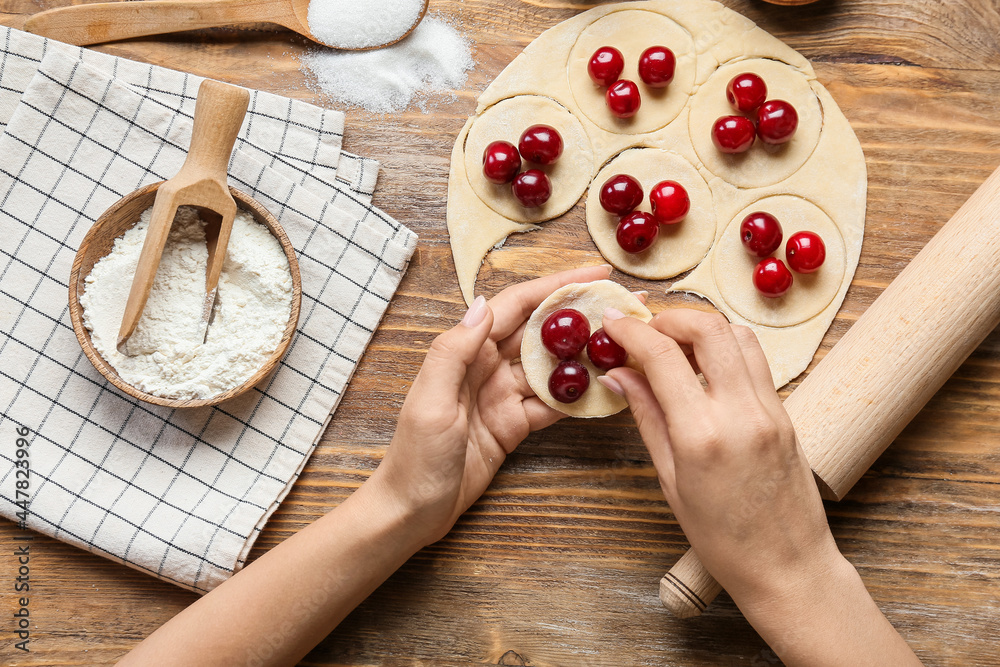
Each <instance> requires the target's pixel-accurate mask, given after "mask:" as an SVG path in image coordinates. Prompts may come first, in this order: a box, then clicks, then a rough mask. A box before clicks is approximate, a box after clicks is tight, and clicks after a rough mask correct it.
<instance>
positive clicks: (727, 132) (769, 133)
mask: <svg viewBox="0 0 1000 667" xmlns="http://www.w3.org/2000/svg"><path fill="white" fill-rule="evenodd" d="M726 99H728V100H729V104H730V106H732V107H733V109H734V110H736V111H739V112H741V113H744V114H749V115H751V116H753V118H754V120H751V119H750V118H748V117H747V116H722V117H721V118H719V119H718V120H716V121H715V124H714V125H712V141H713V142H714V143H715V147H716V148H718V149H719V150H720V151H722V152H723V153H729V154H735V153H745V152H746V151H748V150H750V147H751V146H753V144H754V141H755V140H756V139H757V137H760V140H761V141H763V142H764V143H765V144H769V145H771V146H780V145H781V144H784V143H787V142H788V141H790V140H791V138H792V135H794V134H795V130H796V129H797V128H798V126H799V114H798V112H797V111H795V107H793V106H792V105H791V104H789V103H788V102H786V101H784V100H768V99H767V84H765V83H764V80H763V79H762V78H760V77H759V76H757V75H756V74H753V73H752V72H746V73H743V74H738V75H737V76H735V77H733V79H732V80H731V81H730V82H729V85H728V86H726Z"/></svg>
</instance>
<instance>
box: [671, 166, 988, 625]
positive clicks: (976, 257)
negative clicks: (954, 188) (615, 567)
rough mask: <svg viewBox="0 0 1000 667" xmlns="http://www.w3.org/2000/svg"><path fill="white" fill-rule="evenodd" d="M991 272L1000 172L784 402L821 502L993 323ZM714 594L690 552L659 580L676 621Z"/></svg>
mask: <svg viewBox="0 0 1000 667" xmlns="http://www.w3.org/2000/svg"><path fill="white" fill-rule="evenodd" d="M998 267H1000V168H998V169H997V170H996V171H994V172H993V174H992V175H991V176H990V177H989V178H988V179H987V180H986V182H985V183H983V185H982V186H981V187H980V188H979V189H978V190H977V191H976V192H975V194H973V195H972V197H971V198H970V199H969V201H967V202H966V203H965V205H964V206H962V208H961V209H959V211H958V213H956V214H955V215H954V217H952V219H951V220H950V221H949V222H948V223H947V224H946V225H945V226H944V227H942V228H941V230H940V231H939V232H938V233H937V234H936V235H935V236H934V238H932V239H931V240H930V242H929V243H928V244H927V245H926V246H925V247H924V249H923V250H921V251H920V253H919V254H918V255H917V256H916V257H915V258H914V259H913V261H912V262H910V264H909V266H907V267H906V268H905V269H904V270H903V271H902V272H901V273H900V274H899V276H897V278H896V279H895V280H893V281H892V283H891V284H890V285H889V286H888V287H887V288H886V290H885V291H884V292H883V293H882V294H881V295H880V296H879V297H878V299H876V300H875V302H874V303H873V304H872V305H871V307H869V308H868V310H867V311H866V312H865V313H864V314H863V315H862V316H861V317H860V318H859V319H858V321H857V322H856V323H855V324H854V326H853V327H851V329H850V330H849V331H848V332H847V333H846V334H845V335H844V337H843V338H842V339H841V340H840V342H838V343H837V344H836V345H835V346H834V347H833V349H832V350H830V353H829V354H827V355H826V357H824V358H823V360H822V361H821V362H820V363H819V364H818V365H817V366H816V368H815V370H813V372H812V373H810V374H809V375H808V377H806V379H805V380H804V381H803V382H802V384H801V385H800V386H799V388H798V389H796V390H795V392H793V393H792V395H791V396H789V397H788V399H787V400H786V401H785V409H786V410H787V411H788V414H789V416H790V417H791V418H792V423H793V424H794V425H795V432H796V434H797V435H798V438H799V442H800V443H801V444H802V447H803V449H804V450H805V453H806V457H807V458H808V460H809V464H810V466H811V467H812V469H813V472H814V473H815V475H816V482H817V484H818V485H819V488H820V492H821V493H822V495H823V497H824V498H827V499H829V500H840V499H842V498H843V497H844V496H845V495H846V494H847V492H848V491H850V489H851V487H853V486H854V484H855V482H857V481H858V480H859V479H860V478H861V476H862V475H863V474H864V473H865V471H866V470H868V468H869V467H871V465H872V464H873V463H874V462H875V460H876V459H877V458H878V457H879V456H880V455H881V454H882V452H884V451H885V449H886V448H887V447H888V446H889V445H890V444H891V443H892V441H893V440H895V439H896V436H898V435H899V433H900V432H901V431H902V430H903V428H904V427H905V426H906V425H907V424H908V423H909V422H910V421H911V420H912V419H913V418H914V417H915V416H916V414H917V413H918V412H919V411H920V410H921V409H922V408H923V407H924V405H925V404H926V403H927V401H929V400H930V398H931V396H933V395H934V394H935V393H936V392H937V390H938V389H940V388H941V386H942V385H943V384H944V383H945V381H946V380H947V379H948V378H949V377H951V375H952V374H953V373H954V372H955V371H956V370H957V369H958V367H959V366H960V365H961V364H962V362H964V361H965V359H967V358H968V356H969V355H970V354H972V352H973V350H975V349H976V348H977V347H978V346H979V344H980V343H982V342H983V340H984V339H985V338H986V336H988V335H989V334H990V332H991V331H993V330H994V329H995V328H996V327H997V326H998V325H1000V268H998ZM746 557H750V558H753V557H756V554H746ZM721 591H722V587H721V586H719V584H718V583H717V582H716V581H715V579H713V578H712V575H710V574H709V573H708V571H707V570H706V569H705V567H704V566H703V565H702V564H701V561H700V560H698V556H697V555H696V554H695V553H694V551H690V550H689V551H688V552H687V553H686V554H684V556H682V557H681V559H680V560H679V561H677V564H676V565H674V567H673V568H671V570H670V572H668V573H667V574H666V576H664V577H663V579H662V580H661V581H660V600H661V601H662V602H663V605H664V606H665V607H667V609H669V610H670V611H671V612H673V613H674V614H675V615H676V616H679V617H681V618H688V617H691V616H697V615H699V614H701V612H703V611H704V610H705V608H706V607H707V606H708V604H709V603H711V601H712V600H713V599H715V596H716V595H718V594H719V593H720V592H721Z"/></svg>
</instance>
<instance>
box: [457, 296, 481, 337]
mask: <svg viewBox="0 0 1000 667" xmlns="http://www.w3.org/2000/svg"><path fill="white" fill-rule="evenodd" d="M484 317H486V297H484V296H482V295H480V296H477V297H476V300H475V301H473V302H472V305H471V306H470V307H469V310H468V311H466V313H465V317H463V318H462V324H463V325H464V326H467V327H468V328H470V329H473V328H475V327H477V326H479V323H480V322H482V321H483V318H484Z"/></svg>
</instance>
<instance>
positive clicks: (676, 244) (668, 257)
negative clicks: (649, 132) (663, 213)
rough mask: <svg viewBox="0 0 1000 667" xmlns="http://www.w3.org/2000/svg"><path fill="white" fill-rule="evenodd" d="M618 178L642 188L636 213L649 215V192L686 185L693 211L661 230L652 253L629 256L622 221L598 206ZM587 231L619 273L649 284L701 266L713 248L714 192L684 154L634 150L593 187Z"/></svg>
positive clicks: (615, 161)
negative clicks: (618, 234)
mask: <svg viewBox="0 0 1000 667" xmlns="http://www.w3.org/2000/svg"><path fill="white" fill-rule="evenodd" d="M617 174H628V175H629V176H631V177H633V178H635V179H636V180H637V181H639V183H640V184H641V185H642V191H643V193H644V194H645V197H644V198H643V202H642V204H640V205H639V207H638V208H637V209H636V210H638V211H646V212H649V211H650V205H649V193H650V191H651V190H652V189H653V187H654V186H655V185H656V184H657V183H660V182H661V181H668V180H669V181H677V182H678V183H680V184H681V185H683V186H684V189H686V190H687V193H688V197H689V199H690V200H691V210H690V211H688V214H687V217H685V218H684V220H682V221H681V222H679V223H677V224H675V225H660V234H659V236H657V238H656V242H655V243H653V245H652V246H651V247H650V248H649V249H648V250H645V251H643V252H640V253H636V254H632V253H628V252H625V251H624V250H622V249H621V246H619V245H618V241H617V240H616V238H615V231H616V229H617V227H618V216H616V215H614V214H612V213H608V212H607V211H605V210H604V208H602V207H601V201H600V198H601V188H602V187H603V185H604V183H605V182H606V181H607V180H608V179H610V178H611V177H612V176H615V175H617ZM587 227H588V229H589V230H590V235H591V237H592V238H593V239H594V243H596V244H597V248H598V250H600V251H601V254H602V255H604V257H605V258H606V259H607V260H608V261H609V262H611V264H613V265H614V266H615V267H616V268H617V269H618V270H619V271H624V272H625V273H627V274H629V275H632V276H636V277H637V278H646V279H649V280H662V279H665V278H671V277H673V276H676V275H678V274H680V273H683V272H685V271H687V270H688V269H691V268H694V267H695V266H697V265H698V263H699V262H701V261H702V259H704V257H705V255H706V254H707V253H708V251H709V249H711V247H712V242H713V241H714V240H715V232H716V227H717V223H716V215H715V205H714V202H713V199H712V189H711V188H710V187H709V186H708V183H706V182H705V179H704V178H703V177H702V175H701V174H700V173H698V170H697V169H695V168H694V165H692V164H691V163H690V162H688V160H687V159H685V158H684V157H683V156H682V155H680V154H678V153H674V152H672V151H665V150H662V149H659V148H633V149H630V150H627V151H625V152H623V153H622V154H620V155H619V156H618V157H616V158H615V159H613V160H611V162H609V163H608V164H607V165H606V166H605V167H604V168H603V169H602V170H601V171H600V173H598V174H597V177H596V178H595V179H594V182H593V183H592V184H591V186H590V194H589V195H588V196H587Z"/></svg>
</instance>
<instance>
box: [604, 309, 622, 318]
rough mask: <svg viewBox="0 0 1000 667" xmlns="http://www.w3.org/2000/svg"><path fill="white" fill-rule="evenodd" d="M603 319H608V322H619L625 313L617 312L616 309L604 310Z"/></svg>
mask: <svg viewBox="0 0 1000 667" xmlns="http://www.w3.org/2000/svg"><path fill="white" fill-rule="evenodd" d="M604 317H606V318H608V319H609V320H620V319H622V318H623V317H625V313H623V312H622V311H620V310H618V309H617V308H605V309H604Z"/></svg>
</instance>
